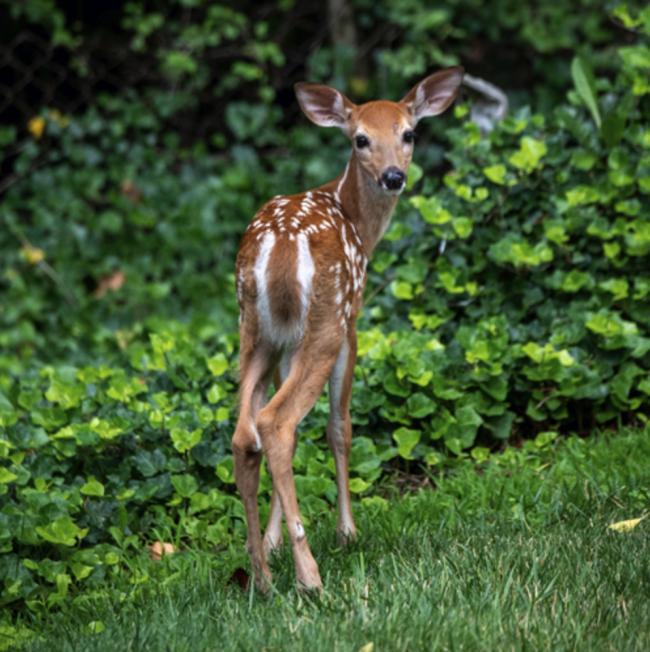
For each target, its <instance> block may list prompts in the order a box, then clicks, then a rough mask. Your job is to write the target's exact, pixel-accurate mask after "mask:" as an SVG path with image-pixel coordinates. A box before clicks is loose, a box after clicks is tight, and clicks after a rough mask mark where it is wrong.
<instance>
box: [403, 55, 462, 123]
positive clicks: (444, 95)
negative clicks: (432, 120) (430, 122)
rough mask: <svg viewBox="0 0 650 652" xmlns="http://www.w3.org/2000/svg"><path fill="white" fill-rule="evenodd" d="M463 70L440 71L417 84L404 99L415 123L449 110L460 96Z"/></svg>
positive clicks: (456, 68)
mask: <svg viewBox="0 0 650 652" xmlns="http://www.w3.org/2000/svg"><path fill="white" fill-rule="evenodd" d="M464 72H465V71H464V70H463V68H461V67H460V66H456V67H454V68H446V69H445V70H440V71H438V72H436V73H434V74H433V75H430V76H429V77H427V78H426V79H423V80H422V81H421V82H420V83H419V84H416V85H415V86H414V87H413V88H412V89H411V90H410V91H409V92H408V93H407V94H406V95H405V96H404V98H403V99H402V104H405V105H406V107H407V108H408V110H409V111H410V112H411V114H412V115H413V117H414V118H415V122H418V120H421V119H422V118H428V117H429V116H432V115H439V114H440V113H442V112H443V111H445V110H446V109H448V108H449V106H450V105H451V104H452V102H453V101H454V100H455V99H456V96H457V95H458V90H459V89H460V85H461V83H462V81H463V74H464Z"/></svg>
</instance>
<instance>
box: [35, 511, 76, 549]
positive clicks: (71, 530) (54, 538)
mask: <svg viewBox="0 0 650 652" xmlns="http://www.w3.org/2000/svg"><path fill="white" fill-rule="evenodd" d="M35 530H36V533H37V534H38V535H40V536H41V537H42V538H43V539H45V541H49V542H50V543H55V544H60V545H63V546H75V545H76V544H77V541H81V539H83V538H84V537H85V536H86V534H88V528H80V527H78V526H77V524H76V523H75V522H74V521H73V520H72V519H71V518H70V517H69V516H64V517H62V518H57V519H56V520H54V521H52V522H51V523H48V524H47V525H43V526H37V527H36V528H35Z"/></svg>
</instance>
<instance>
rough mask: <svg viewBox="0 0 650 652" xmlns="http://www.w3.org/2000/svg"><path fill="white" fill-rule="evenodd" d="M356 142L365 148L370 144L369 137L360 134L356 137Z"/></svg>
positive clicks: (360, 147) (359, 146)
mask: <svg viewBox="0 0 650 652" xmlns="http://www.w3.org/2000/svg"><path fill="white" fill-rule="evenodd" d="M354 143H355V145H356V146H357V147H358V148H359V149H363V148H364V147H368V146H369V145H370V140H369V139H368V136H364V135H363V134H360V135H359V136H356V137H355V139H354Z"/></svg>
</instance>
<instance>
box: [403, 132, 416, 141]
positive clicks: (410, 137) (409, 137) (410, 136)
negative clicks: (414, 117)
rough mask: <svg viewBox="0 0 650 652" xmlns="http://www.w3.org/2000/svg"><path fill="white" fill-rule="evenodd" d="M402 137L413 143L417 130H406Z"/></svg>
mask: <svg viewBox="0 0 650 652" xmlns="http://www.w3.org/2000/svg"><path fill="white" fill-rule="evenodd" d="M402 139H403V140H404V142H405V143H412V142H414V141H415V132H414V131H412V130H409V131H405V132H404V135H403V136H402Z"/></svg>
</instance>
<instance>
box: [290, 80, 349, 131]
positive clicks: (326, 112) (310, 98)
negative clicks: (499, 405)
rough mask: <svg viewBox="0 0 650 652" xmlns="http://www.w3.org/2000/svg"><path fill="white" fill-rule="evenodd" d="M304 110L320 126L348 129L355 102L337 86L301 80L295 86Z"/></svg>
mask: <svg viewBox="0 0 650 652" xmlns="http://www.w3.org/2000/svg"><path fill="white" fill-rule="evenodd" d="M294 89H295V91H296V97H297V98H298V104H300V108H301V109H302V112H303V113H304V114H305V115H306V116H307V117H308V118H309V119H310V120H311V121H312V122H313V123H314V124H317V125H318V126H319V127H338V128H339V129H343V130H344V131H345V130H346V129H347V125H348V120H349V118H350V116H351V115H352V109H353V108H354V104H353V103H352V102H350V100H348V98H347V97H345V95H343V93H339V92H338V91H337V90H336V89H335V88H330V87H329V86H322V85H321V84H307V83H305V82H299V83H297V84H296V85H295V86H294Z"/></svg>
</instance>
